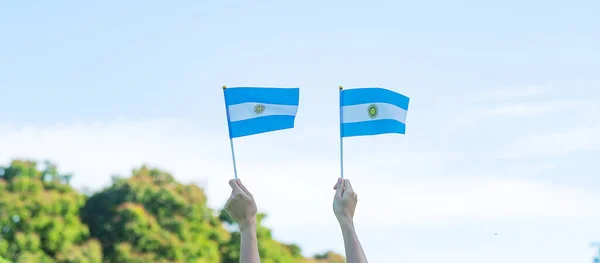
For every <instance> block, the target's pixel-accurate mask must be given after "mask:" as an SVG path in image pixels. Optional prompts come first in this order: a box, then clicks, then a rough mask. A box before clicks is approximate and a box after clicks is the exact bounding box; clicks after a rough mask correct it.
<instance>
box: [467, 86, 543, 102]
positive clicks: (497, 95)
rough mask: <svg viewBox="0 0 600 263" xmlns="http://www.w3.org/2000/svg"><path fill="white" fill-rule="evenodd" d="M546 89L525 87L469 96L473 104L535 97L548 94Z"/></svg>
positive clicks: (501, 89)
mask: <svg viewBox="0 0 600 263" xmlns="http://www.w3.org/2000/svg"><path fill="white" fill-rule="evenodd" d="M548 91H549V89H548V88H546V87H541V86H525V87H504V88H497V89H492V90H486V91H483V92H476V93H473V94H471V95H470V96H468V98H469V101H471V102H482V101H495V100H507V99H516V98H526V97H534V96H539V95H543V94H545V93H547V92H548Z"/></svg>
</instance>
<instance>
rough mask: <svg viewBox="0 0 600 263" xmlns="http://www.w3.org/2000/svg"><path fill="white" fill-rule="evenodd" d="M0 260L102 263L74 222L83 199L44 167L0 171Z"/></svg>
mask: <svg viewBox="0 0 600 263" xmlns="http://www.w3.org/2000/svg"><path fill="white" fill-rule="evenodd" d="M0 175H1V177H0V178H1V179H0V226H1V227H0V228H1V229H0V256H2V257H4V258H6V259H8V260H12V261H14V262H61V263H63V262H64V263H67V262H81V263H83V262H90V263H92V262H102V254H101V251H100V246H99V243H98V242H97V241H95V240H94V239H90V238H89V230H88V227H87V226H86V225H84V224H83V223H82V222H81V220H80V218H79V209H80V208H81V207H82V206H83V204H84V203H85V197H84V196H83V195H81V194H79V193H78V192H77V191H75V190H74V189H73V188H71V187H70V186H69V185H68V184H66V182H67V181H66V180H64V176H63V175H61V174H58V172H57V171H56V168H55V167H54V166H52V165H49V164H48V163H47V164H46V165H44V169H42V170H39V169H38V165H37V163H35V162H30V161H13V162H12V163H11V165H10V166H8V167H0Z"/></svg>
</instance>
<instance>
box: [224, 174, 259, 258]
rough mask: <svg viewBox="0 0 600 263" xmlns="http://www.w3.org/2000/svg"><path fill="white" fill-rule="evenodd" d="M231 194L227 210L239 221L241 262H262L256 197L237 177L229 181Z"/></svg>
mask: <svg viewBox="0 0 600 263" xmlns="http://www.w3.org/2000/svg"><path fill="white" fill-rule="evenodd" d="M229 185H230V186H231V196H230V197H229V200H227V204H226V205H225V211H227V213H228V214H229V215H230V216H231V218H233V220H235V222H237V223H238V226H239V228H240V234H241V246H240V263H260V256H259V254H258V242H257V241H256V211H257V208H256V203H255V202H254V197H253V196H252V194H251V193H250V192H249V191H248V189H246V187H245V186H244V185H243V184H242V182H241V181H240V180H239V179H237V180H235V179H232V180H230V181H229Z"/></svg>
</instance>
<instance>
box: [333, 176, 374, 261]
mask: <svg viewBox="0 0 600 263" xmlns="http://www.w3.org/2000/svg"><path fill="white" fill-rule="evenodd" d="M333 189H334V190H336V191H335V197H334V198H333V212H334V213H335V217H337V220H338V222H339V223H340V227H341V228H342V235H343V236H344V247H345V250H346V261H347V262H348V263H367V262H368V261H367V256H365V252H364V251H363V249H362V246H361V245H360V241H359V240H358V237H357V236H356V231H355V229H354V219H353V218H354V210H355V209H356V203H357V202H358V198H357V195H356V193H355V192H354V190H353V189H352V185H351V184H350V181H349V180H348V179H345V180H343V179H342V178H339V179H338V182H337V183H336V184H335V186H334V187H333Z"/></svg>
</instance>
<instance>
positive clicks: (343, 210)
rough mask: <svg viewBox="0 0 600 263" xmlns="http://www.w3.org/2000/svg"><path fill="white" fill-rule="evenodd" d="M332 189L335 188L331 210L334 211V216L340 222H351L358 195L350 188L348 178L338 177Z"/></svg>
mask: <svg viewBox="0 0 600 263" xmlns="http://www.w3.org/2000/svg"><path fill="white" fill-rule="evenodd" d="M333 189H334V190H336V192H335V197H334V198H333V212H334V213H335V217H337V219H338V221H339V222H340V224H342V223H352V220H353V218H354V210H356V203H357V202H358V196H357V195H356V193H355V192H354V190H352V185H351V184H350V180H348V179H346V180H343V179H342V178H339V179H338V182H337V183H336V184H335V186H333Z"/></svg>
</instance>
